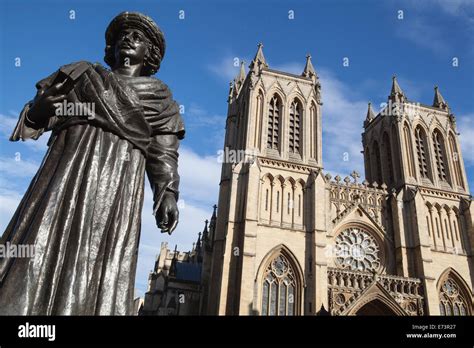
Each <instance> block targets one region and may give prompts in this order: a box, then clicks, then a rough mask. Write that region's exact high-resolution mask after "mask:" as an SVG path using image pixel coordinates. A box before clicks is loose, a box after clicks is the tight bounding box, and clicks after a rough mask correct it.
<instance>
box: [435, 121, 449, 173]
mask: <svg viewBox="0 0 474 348" xmlns="http://www.w3.org/2000/svg"><path fill="white" fill-rule="evenodd" d="M432 141H433V150H434V163H435V167H436V173H437V175H438V179H439V180H440V181H444V182H448V181H449V172H448V166H447V163H446V147H445V141H444V136H443V134H442V132H441V131H440V130H439V129H438V128H435V129H434V130H433V133H432Z"/></svg>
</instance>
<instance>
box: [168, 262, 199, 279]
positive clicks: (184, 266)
mask: <svg viewBox="0 0 474 348" xmlns="http://www.w3.org/2000/svg"><path fill="white" fill-rule="evenodd" d="M175 267H176V269H175V276H174V277H175V279H176V280H183V281H189V282H200V281H201V264H200V263H191V262H176V265H175Z"/></svg>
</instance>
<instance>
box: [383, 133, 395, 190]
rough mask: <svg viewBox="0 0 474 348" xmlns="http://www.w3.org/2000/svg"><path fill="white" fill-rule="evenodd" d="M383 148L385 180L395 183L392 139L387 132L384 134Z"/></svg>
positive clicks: (388, 182)
mask: <svg viewBox="0 0 474 348" xmlns="http://www.w3.org/2000/svg"><path fill="white" fill-rule="evenodd" d="M383 148H384V152H385V153H384V155H385V161H384V163H385V175H386V178H385V181H386V183H387V184H389V185H390V184H391V183H393V162H392V149H391V147H390V139H389V137H388V134H387V133H386V132H385V133H384V134H383Z"/></svg>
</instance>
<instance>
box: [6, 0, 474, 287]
mask: <svg viewBox="0 0 474 348" xmlns="http://www.w3.org/2000/svg"><path fill="white" fill-rule="evenodd" d="M414 3H416V4H412V3H411V2H409V1H397V2H395V1H376V0H366V1H350V0H339V1H334V0H331V1H329V0H327V1H310V0H298V1H296V0H286V1H258V2H257V1H251V0H240V1H222V0H221V1H217V0H216V1H210V0H200V1H196V0H184V1H176V0H174V1H156V0H147V1H133V2H132V1H121V0H119V1H99V0H96V1H89V0H85V1H84V0H82V1H73V0H71V1H51V0H46V1H41V2H39V1H33V0H31V1H24V0H17V1H10V0H7V1H5V0H4V1H2V2H1V4H0V26H1V34H0V46H1V53H0V77H1V80H0V136H1V138H0V162H1V166H0V227H1V230H2V231H3V229H4V227H5V226H6V224H7V223H8V221H9V219H10V218H11V215H12V213H13V210H14V209H15V208H16V206H17V204H18V202H19V200H20V199H21V197H22V195H23V193H24V192H25V190H26V188H27V185H28V183H29V182H30V180H31V178H32V177H33V175H34V173H35V172H36V170H37V168H38V166H39V163H40V162H41V160H42V158H43V155H44V153H45V148H46V147H45V146H46V141H47V137H48V135H46V136H44V138H45V139H42V140H39V141H38V142H33V141H30V142H25V143H9V142H8V140H7V138H8V134H9V133H10V132H11V129H12V127H13V126H14V124H15V119H16V117H17V116H18V113H19V111H21V109H22V107H23V105H24V104H25V103H26V102H27V101H28V100H30V99H31V98H32V97H33V96H34V94H35V87H34V86H35V83H36V82H37V81H38V80H40V79H42V78H44V77H45V76H47V75H49V74H50V73H52V72H53V71H55V70H56V69H57V68H58V67H59V66H61V65H63V64H67V63H70V62H74V61H78V60H88V61H92V62H102V61H103V52H104V31H105V28H106V26H107V24H108V23H109V21H110V20H111V19H112V18H113V17H114V16H115V15H117V14H118V13H119V12H121V11H124V10H128V11H140V12H143V13H146V14H147V15H149V16H151V17H152V18H154V19H155V21H156V22H157V23H158V24H159V25H160V26H161V27H162V29H163V31H164V32H165V36H166V40H167V51H166V56H165V59H164V61H163V63H162V66H161V70H160V71H159V72H158V74H157V77H158V78H160V79H162V80H163V81H165V83H167V84H168V85H169V86H170V88H171V89H172V91H173V94H174V96H175V99H176V100H177V101H178V102H179V103H180V104H182V105H184V106H185V113H184V115H183V116H184V120H185V123H186V127H187V137H186V139H185V140H184V141H183V142H182V153H181V162H180V174H181V176H182V188H181V189H182V192H183V193H182V202H181V212H182V214H181V223H180V226H179V228H178V230H177V231H176V232H175V234H174V235H173V236H172V237H171V238H169V237H167V236H164V235H160V233H159V232H158V230H157V229H156V228H155V227H154V225H153V219H152V217H151V215H150V214H151V206H150V205H151V203H150V191H147V192H146V193H147V201H146V203H145V207H144V212H143V220H144V224H143V233H142V241H141V242H142V243H141V246H140V257H139V265H138V273H137V284H136V286H137V289H138V291H139V293H143V292H144V291H146V283H147V275H148V271H149V270H150V269H151V268H152V267H153V259H154V257H155V254H157V253H158V252H159V244H160V242H162V241H168V242H169V244H170V245H169V247H170V248H173V247H174V244H175V243H176V244H178V246H179V248H181V249H183V250H188V249H189V248H190V247H191V243H192V242H193V241H194V240H195V239H196V235H197V232H198V231H199V230H202V225H203V220H204V219H206V218H208V217H209V215H210V213H211V211H212V210H211V206H212V205H213V204H214V203H215V202H216V201H217V191H218V181H219V171H220V166H219V164H218V163H217V161H216V159H215V158H216V153H217V151H218V150H219V149H221V148H222V146H223V136H224V124H225V115H226V98H227V93H228V84H229V81H230V80H231V78H232V77H233V76H234V75H236V74H237V72H238V69H237V68H236V67H234V66H233V62H234V61H233V59H234V58H235V57H238V58H240V59H244V60H246V61H247V63H248V62H249V61H250V59H251V58H252V57H253V55H254V54H255V51H256V47H257V43H259V42H263V44H264V54H265V56H266V58H267V61H268V63H269V64H270V67H271V68H274V69H281V70H286V71H289V72H294V73H300V72H301V71H302V70H303V67H304V63H305V55H306V54H307V53H310V54H311V55H312V57H313V64H314V66H315V68H316V70H317V72H318V73H319V75H320V77H321V80H322V92H323V102H324V105H323V119H324V121H323V127H324V129H323V142H324V144H323V146H324V147H323V158H324V162H325V163H324V164H325V169H326V170H328V171H330V172H332V173H340V174H343V175H347V174H349V173H350V172H351V171H352V169H358V170H359V171H361V172H362V168H363V165H362V161H361V159H362V158H361V155H360V150H361V145H360V133H361V131H362V122H363V119H364V117H365V113H366V105H367V102H368V101H372V102H373V103H374V104H375V105H379V104H380V103H382V102H384V101H386V98H387V95H388V94H389V91H390V84H391V76H392V75H394V74H395V75H397V76H398V79H399V83H400V85H401V87H402V89H403V90H404V91H405V93H406V95H407V96H408V98H409V99H411V100H414V101H419V102H421V103H424V104H431V103H432V100H433V86H434V85H439V87H440V91H441V93H442V94H443V96H444V97H445V99H446V100H447V102H448V103H449V105H450V106H451V108H452V110H453V112H454V114H455V115H456V116H457V118H458V127H459V128H458V130H459V132H460V133H461V141H462V148H463V155H464V159H465V162H466V168H467V170H468V177H469V181H470V186H471V188H472V187H474V181H473V179H474V175H473V174H474V139H473V138H474V98H473V96H474V67H473V64H472V62H474V42H473V40H474V39H473V38H474V5H473V3H474V2H473V1H467V0H466V1H465V0H446V1H436V0H433V1H426V0H421V1H417V2H414ZM70 10H74V11H75V16H76V18H75V19H74V20H71V19H70V18H69V14H70V12H69V11H70ZM181 10H182V11H184V16H185V18H184V19H180V18H179V15H180V11H181ZM290 10H292V11H294V19H293V20H290V19H289V18H288V11H290ZM399 10H402V11H403V17H404V18H403V19H401V20H400V19H398V18H397V17H398V16H399V13H398V11H399ZM17 57H19V58H20V59H21V67H15V58H17ZM344 57H347V58H349V63H350V65H349V66H348V67H344V66H343V64H342V62H343V58H344ZM453 57H457V58H458V60H459V66H458V67H453V66H452V64H451V63H452V59H453ZM344 152H348V153H349V154H350V157H349V161H343V153H344ZM18 154H19V156H20V157H21V161H15V156H17V157H18Z"/></svg>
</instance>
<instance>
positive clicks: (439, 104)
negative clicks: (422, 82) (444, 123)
mask: <svg viewBox="0 0 474 348" xmlns="http://www.w3.org/2000/svg"><path fill="white" fill-rule="evenodd" d="M434 90H435V95H434V99H433V106H434V107H435V108H440V109H443V110H448V103H446V101H445V100H444V98H443V96H442V95H441V93H440V92H439V89H438V86H435V88H434Z"/></svg>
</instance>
